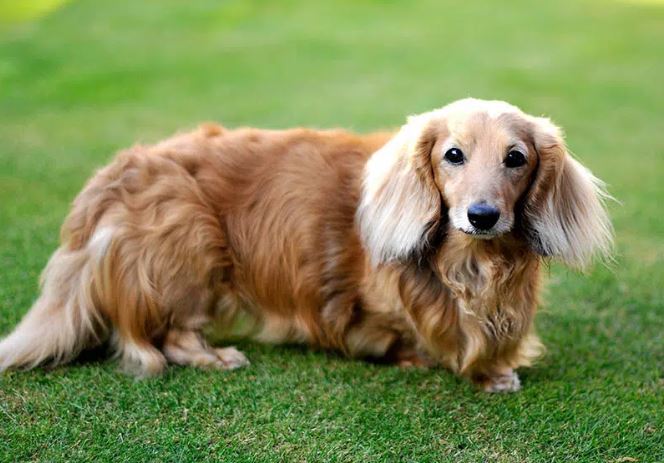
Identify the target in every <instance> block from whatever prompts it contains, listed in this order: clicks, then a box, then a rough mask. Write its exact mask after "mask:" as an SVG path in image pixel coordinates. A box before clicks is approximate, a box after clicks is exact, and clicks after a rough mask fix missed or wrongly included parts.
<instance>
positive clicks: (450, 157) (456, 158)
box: [445, 148, 463, 164]
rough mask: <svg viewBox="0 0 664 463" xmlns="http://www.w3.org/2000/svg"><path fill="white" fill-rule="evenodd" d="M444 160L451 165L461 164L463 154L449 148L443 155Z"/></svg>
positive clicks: (456, 149)
mask: <svg viewBox="0 0 664 463" xmlns="http://www.w3.org/2000/svg"><path fill="white" fill-rule="evenodd" d="M445 159H447V162H450V163H452V164H463V152H462V151H461V150H460V149H458V148H451V149H449V150H447V152H446V153H445Z"/></svg>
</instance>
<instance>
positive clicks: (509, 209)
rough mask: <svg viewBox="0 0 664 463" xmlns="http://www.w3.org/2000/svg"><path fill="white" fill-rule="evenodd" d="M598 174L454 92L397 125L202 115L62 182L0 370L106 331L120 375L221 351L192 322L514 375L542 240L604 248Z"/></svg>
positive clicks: (520, 124)
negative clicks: (251, 125) (52, 227)
mask: <svg viewBox="0 0 664 463" xmlns="http://www.w3.org/2000/svg"><path fill="white" fill-rule="evenodd" d="M604 197H605V193H604V190H603V187H602V184H601V182H600V181H598V180H597V179H596V178H595V177H593V175H592V174H591V173H590V172H589V171H588V170H587V169H585V168H584V167H583V166H581V164H579V163H578V162H577V161H575V160H574V159H573V158H572V157H571V156H570V155H569V154H568V152H567V150H566V148H565V144H564V142H563V140H562V138H561V135H560V132H559V130H558V129H557V128H556V127H555V126H554V125H553V124H552V123H551V122H550V121H549V120H547V119H542V118H537V117H532V116H529V115H526V114H524V113H523V112H521V111H520V110H519V109H517V108H515V107H514V106H511V105H508V104H507V103H503V102H498V101H481V100H474V99H466V100H461V101H457V102H455V103H452V104H450V105H448V106H445V107H443V108H441V109H438V110H435V111H432V112H429V113H425V114H422V115H418V116H414V117H411V118H409V120H408V122H407V123H406V124H405V125H404V126H403V127H402V128H401V129H400V130H399V131H398V132H397V133H396V134H380V133H379V134H372V135H368V136H358V135H352V134H349V133H346V132H343V131H314V130H305V129H295V130H286V131H268V130H256V129H238V130H227V129H224V128H222V127H219V126H213V125H208V126H203V127H202V128H200V129H199V130H197V131H195V132H193V133H188V134H185V135H179V136H176V137H174V138H171V139H169V140H166V141H164V142H162V143H159V144H157V145H155V146H138V147H134V148H132V149H129V150H127V151H124V152H122V153H120V154H119V155H118V156H117V158H116V159H115V160H114V161H113V162H112V163H111V164H110V165H109V166H107V167H105V168H104V169H102V170H100V171H99V172H98V173H97V174H96V175H95V176H94V177H93V178H92V180H90V182H89V183H88V184H87V186H86V187H85V188H84V189H83V191H82V192H81V193H80V194H79V195H78V197H77V198H76V200H75V201H74V205H73V208H72V211H71V213H70V214H69V217H68V218H67V219H66V221H65V223H64V225H63V227H62V245H61V247H60V248H59V249H58V250H57V251H56V252H55V254H54V255H53V256H52V257H51V259H50V261H49V263H48V265H47V267H46V269H45V271H44V274H43V276H42V293H41V296H40V297H39V299H38V300H37V301H36V302H35V304H34V306H33V307H32V309H31V310H30V311H29V312H28V314H27V315H26V316H25V318H24V319H23V320H22V321H21V323H20V324H19V326H18V327H17V328H16V329H15V331H14V332H13V333H11V334H10V335H9V336H8V337H7V338H5V339H4V340H3V341H2V342H1V343H0V369H7V368H12V367H34V366H36V365H39V364H42V363H44V362H47V361H51V362H53V363H61V362H65V361H68V360H70V359H72V358H73V357H74V356H76V355H77V354H78V353H79V352H81V350H82V349H85V348H88V347H92V346H95V345H97V344H100V343H103V342H105V341H107V340H108V341H110V343H111V346H112V347H113V349H114V352H115V353H116V354H117V355H118V356H119V357H120V359H121V363H122V365H123V366H124V367H125V368H127V369H129V370H131V371H132V372H134V373H135V374H137V375H151V374H156V373H159V372H161V371H162V370H163V369H164V367H165V365H166V363H167V362H173V363H177V364H181V365H194V366H202V367H216V368H221V369H231V368H236V367H239V366H242V365H245V364H247V363H248V362H247V359H246V358H245V357H244V355H243V354H242V353H241V352H239V351H237V350H235V349H234V348H232V347H227V348H212V347H210V346H209V345H208V344H207V343H206V342H205V340H204V337H203V335H202V330H203V329H204V328H205V327H206V325H208V324H209V322H211V321H214V322H215V324H216V325H217V326H218V327H220V328H221V329H223V330H225V331H233V329H234V327H236V325H237V320H238V319H239V317H240V316H241V315H242V314H244V319H246V316H247V315H248V316H250V317H251V319H252V320H254V323H253V325H252V326H253V329H249V330H247V329H246V326H247V324H246V323H243V325H244V327H245V330H244V331H245V333H244V334H246V335H247V336H253V337H255V338H257V339H259V340H262V341H266V342H302V343H307V344H311V345H314V346H318V347H322V348H326V349H328V348H329V349H336V350H339V351H341V352H343V353H344V354H346V355H349V356H353V357H374V358H385V359H388V360H390V361H394V362H396V363H399V364H401V365H413V364H415V365H434V364H438V365H442V366H444V367H446V368H448V369H450V370H452V371H454V372H456V373H458V374H461V375H463V376H466V377H468V378H471V379H472V380H473V381H475V382H477V383H478V384H480V385H481V386H482V387H483V388H484V389H486V390H488V391H504V390H507V391H513V390H517V389H518V388H519V379H518V377H517V375H516V372H515V369H516V368H518V367H520V366H524V365H529V364H530V363H531V362H532V360H533V359H534V358H535V357H536V356H537V355H538V353H539V352H540V350H541V346H540V343H539V341H538V339H537V336H536V335H535V333H534V330H533V317H534V315H535V310H536V307H537V304H538V300H537V298H538V291H539V273H540V267H541V265H542V261H543V259H545V258H546V257H553V258H558V259H560V260H561V261H562V262H565V263H567V264H569V265H571V266H573V267H583V266H585V265H586V264H588V263H589V262H590V260H591V258H592V256H593V255H594V254H596V253H598V254H603V255H606V254H607V253H608V252H609V250H610V246H611V241H612V230H611V225H610V222H609V220H608V217H607V214H606V211H605V208H604V205H603V198H604Z"/></svg>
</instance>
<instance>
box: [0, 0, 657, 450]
mask: <svg viewBox="0 0 664 463" xmlns="http://www.w3.org/2000/svg"><path fill="white" fill-rule="evenodd" d="M22 1H23V0H16V1H15V2H11V1H2V2H0V335H4V334H5V333H7V332H8V331H9V330H10V329H12V327H13V326H14V325H15V324H16V323H17V322H18V321H19V319H20V318H21V316H22V315H23V314H24V313H25V312H26V311H27V309H28V308H29V306H30V304H31V302H32V301H33V300H34V298H35V297H36V295H37V280H38V276H39V273H40V271H41V269H42V268H43V266H44V265H45V263H46V261H47V259H48V257H49V255H50V254H51V252H52V251H53V250H54V249H55V248H56V247H57V243H58V230H59V226H60V224H61V222H62V219H63V218H64V216H65V214H66V212H67V209H68V205H69V203H70V202H71V200H72V199H73V198H74V196H75V194H76V193H77V192H78V191H79V190H80V188H81V187H82V185H83V183H84V181H85V180H86V178H87V177H89V176H90V175H91V173H92V172H93V171H94V170H95V169H96V168H98V167H100V166H101V165H103V164H104V163H106V162H107V161H108V160H109V159H110V158H111V157H112V155H113V153H114V152H115V151H116V150H118V149H120V148H122V147H126V146H128V145H131V144H132V143H134V142H137V141H142V142H151V141H156V140H158V139H160V138H161V137H165V136H168V135H169V134H171V133H173V132H174V131H177V130H181V129H184V128H190V127H194V126H196V125H197V124H198V123H199V122H201V121H206V120H217V121H221V122H222V123H224V124H225V125H228V126H239V125H254V126H261V127H270V128H280V127H290V126H295V125H307V126H314V127H346V128H350V129H354V130H360V131H365V130H372V129H377V128H384V127H395V126H398V125H399V124H401V123H402V122H403V121H404V120H405V117H406V115H408V114H411V113H416V112H421V111H425V110H429V109H432V108H434V107H438V106H442V105H443V104H445V103H446V102H449V101H451V100H454V99H457V98H460V97H466V96H476V97H481V98H496V99H505V100H508V101H510V102H513V103H515V104H517V105H519V106H521V107H522V108H523V109H524V110H526V111H528V112H532V113H535V114H546V115H548V116H551V117H552V118H553V119H554V120H555V121H557V122H558V123H559V124H560V125H562V126H563V127H564V128H565V130H566V133H567V136H568V141H569V144H570V146H571V147H572V149H573V151H574V152H575V154H576V155H577V156H578V157H579V158H580V159H581V160H582V161H583V162H584V163H586V164H587V165H588V166H589V167H590V168H591V169H592V170H593V171H594V172H595V173H596V174H597V175H598V176H600V177H601V178H603V179H605V180H606V181H607V183H608V184H609V189H610V191H611V193H612V194H613V195H614V196H615V197H616V198H618V200H619V201H620V204H618V203H614V204H612V205H611V207H610V208H611V214H612V217H613V220H614V223H615V227H616V234H617V256H616V262H615V264H614V265H613V266H612V267H611V268H606V267H603V266H597V267H595V268H594V269H592V270H591V271H590V272H589V273H588V274H587V275H581V274H577V273H574V272H570V271H568V270H565V269H563V268H562V267H559V266H557V265H552V266H551V268H550V270H549V271H548V272H547V273H548V281H549V284H548V292H547V295H546V300H545V303H544V305H543V307H542V310H541V312H540V314H539V316H538V319H537V328H538V331H539V333H540V334H541V337H542V338H543V340H544V342H545V344H546V345H547V347H548V354H547V356H546V357H545V358H544V359H543V360H542V361H541V362H540V363H539V364H538V365H536V366H535V367H534V368H531V369H527V370H523V371H522V372H521V376H522V382H523V386H524V387H523V390H522V391H521V392H520V393H517V394H512V395H486V394H483V393H481V392H478V391H477V390H475V389H474V388H473V387H472V386H470V385H469V384H468V383H466V382H465V381H462V380H459V379H457V378H455V377H453V376H452V375H451V374H449V373H447V372H445V371H443V370H431V371H422V370H401V369H398V368H395V367H389V366H380V365H372V364H367V363H364V362H360V361H348V360H344V359H342V358H340V357H338V356H337V355H335V354H333V353H324V352H312V351H309V350H306V349H302V348H298V347H274V346H262V345H258V344H254V343H248V342H242V343H240V344H239V346H240V347H241V348H242V349H243V350H244V351H245V352H246V353H247V354H248V356H249V358H250V360H251V361H252V364H251V366H250V367H248V368H246V369H243V370H240V371H234V372H230V373H226V372H216V371H198V370H194V369H190V368H175V367H173V368H170V369H169V370H168V371H167V373H166V374H165V375H164V376H163V377H160V378H157V379H153V380H147V381H141V382H137V381H134V380H133V379H132V378H129V377H127V376H124V375H123V374H121V373H119V372H118V371H117V365H116V364H115V363H113V362H112V361H101V360H93V361H88V362H79V363H77V364H74V365H71V366H68V367H64V368H58V369H55V370H53V371H49V372H44V371H32V372H27V373H26V372H11V373H8V374H4V375H0V461H30V460H33V461H206V460H207V461H233V462H262V461H325V462H327V461H332V462H334V461H338V462H346V461H360V462H377V461H418V462H419V461H422V462H426V461H431V462H440V461H450V462H479V461H499V462H554V461H555V462H557V461H565V462H567V461H582V462H636V461H638V462H662V461H664V378H663V369H664V289H663V286H664V218H663V217H662V216H663V212H662V211H663V209H662V208H663V207H664V3H662V2H655V1H649V2H625V3H621V2H614V1H603V2H599V1H598V2H589V1H578V0H565V1H556V2H528V1H525V0H524V1H515V2H493V1H489V0H487V1H484V2H479V1H474V0H471V1H464V2H457V1H452V0H448V1H435V0H430V1H409V2H405V1H404V2H398V1H370V0H355V1H351V0H346V1H340V2H318V1H313V0H309V1H306V0H302V1H290V0H289V1H279V2H268V1H258V0H256V1H244V0H233V1H225V2H217V1H192V2H180V1H176V0H171V1H149V2H148V1H146V2H143V1H129V0H114V1H110V0H106V1H92V0H85V1H76V0H73V1H70V2H67V3H66V4H64V6H61V7H60V8H58V9H55V10H53V11H51V12H50V13H49V14H47V15H44V16H42V17H40V18H38V19H37V18H35V19H33V20H26V19H25V18H23V16H25V15H23V14H10V13H11V10H12V9H14V10H15V9H16V8H18V7H19V6H20V4H21V2H22ZM42 3H49V2H42ZM14 13H16V12H15V11H14ZM3 15H6V16H5V17H4V20H3ZM12 18H14V19H12ZM17 18H19V19H17Z"/></svg>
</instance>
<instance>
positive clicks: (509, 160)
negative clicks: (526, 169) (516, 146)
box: [503, 150, 526, 168]
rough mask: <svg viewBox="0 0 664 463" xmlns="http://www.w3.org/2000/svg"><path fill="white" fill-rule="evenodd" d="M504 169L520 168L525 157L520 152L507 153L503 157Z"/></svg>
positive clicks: (524, 161)
mask: <svg viewBox="0 0 664 463" xmlns="http://www.w3.org/2000/svg"><path fill="white" fill-rule="evenodd" d="M503 162H504V163H505V167H509V168H514V167H521V166H522V165H524V164H525V163H526V157H525V156H524V155H523V153H522V152H520V151H516V150H512V151H510V152H509V153H507V156H506V157H505V161H503Z"/></svg>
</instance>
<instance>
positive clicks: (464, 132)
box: [428, 100, 538, 239]
mask: <svg viewBox="0 0 664 463" xmlns="http://www.w3.org/2000/svg"><path fill="white" fill-rule="evenodd" d="M429 124H430V125H429V126H428V127H429V128H428V130H429V131H431V133H432V135H433V136H434V137H435V141H434V142H433V145H432V148H431V163H432V172H433V175H434V179H435V182H436V186H437V188H438V189H439V191H440V194H441V195H442V198H443V201H444V203H445V205H446V206H447V208H448V217H449V221H450V225H451V227H453V228H454V229H457V230H460V231H462V232H464V233H466V234H468V235H470V236H473V237H476V238H479V239H491V238H494V237H496V236H499V235H502V234H504V233H508V232H510V231H511V230H512V229H513V227H514V221H515V208H516V205H517V202H518V201H519V199H520V198H521V197H522V196H523V194H524V193H525V191H526V190H527V188H528V186H529V185H530V183H531V181H532V177H533V172H534V171H535V169H536V167H537V164H538V154H537V151H536V150H535V149H534V147H533V143H532V133H531V130H530V123H529V121H528V120H527V119H526V118H525V117H524V115H523V114H522V113H521V112H520V111H519V110H517V109H516V108H514V107H512V106H509V105H507V104H505V103H499V102H477V101H476V100H470V101H469V100H462V101H461V102H457V103H456V104H453V105H450V106H448V107H447V108H446V109H445V111H444V112H443V113H441V114H438V115H434V116H433V117H432V118H431V120H430V122H429Z"/></svg>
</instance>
